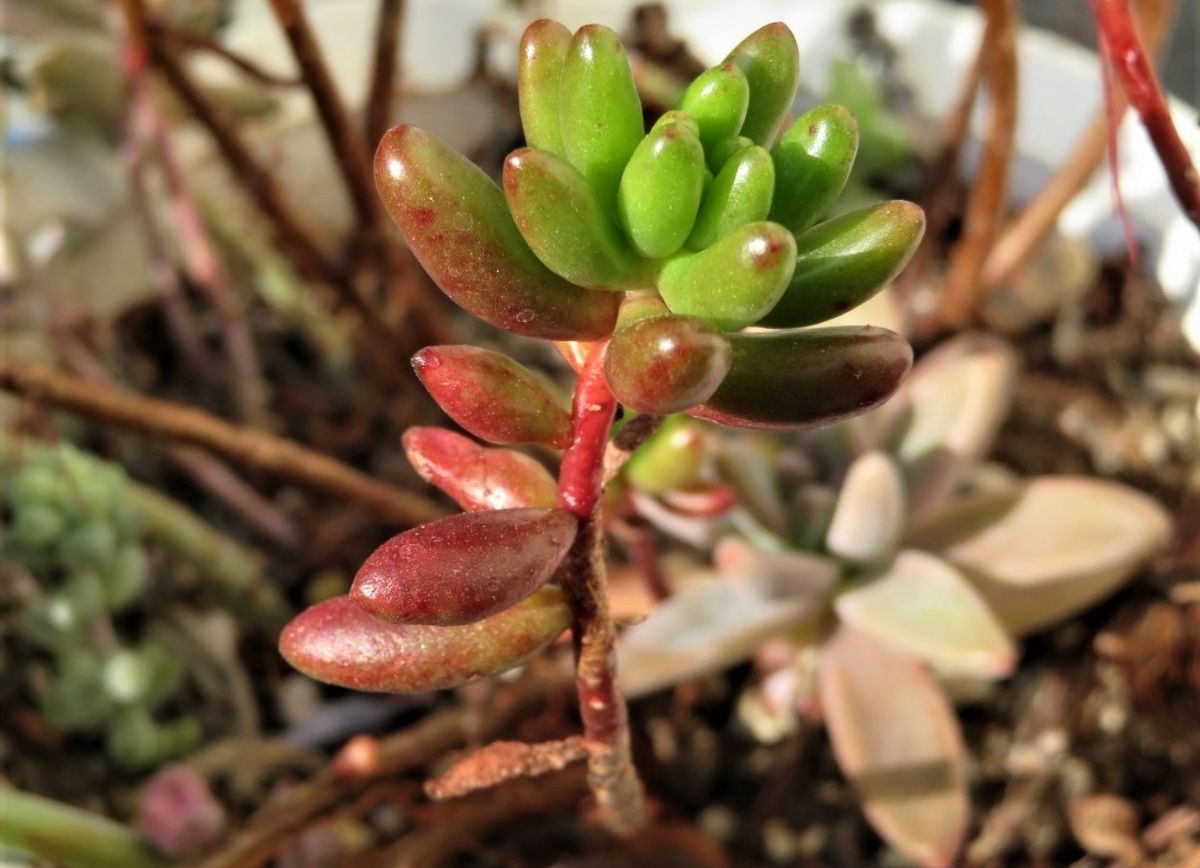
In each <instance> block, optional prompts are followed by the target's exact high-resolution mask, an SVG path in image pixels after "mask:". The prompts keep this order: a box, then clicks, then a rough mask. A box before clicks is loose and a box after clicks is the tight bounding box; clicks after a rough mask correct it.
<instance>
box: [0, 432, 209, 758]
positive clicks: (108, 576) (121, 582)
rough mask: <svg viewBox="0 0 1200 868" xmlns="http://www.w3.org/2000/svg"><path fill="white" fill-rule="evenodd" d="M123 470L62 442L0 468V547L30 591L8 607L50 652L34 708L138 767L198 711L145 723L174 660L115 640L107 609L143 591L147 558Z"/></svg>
mask: <svg viewBox="0 0 1200 868" xmlns="http://www.w3.org/2000/svg"><path fill="white" fill-rule="evenodd" d="M127 486H128V479H127V478H126V476H125V474H124V472H123V471H122V470H121V469H120V468H119V467H118V466H116V465H114V464H110V463H108V462H105V461H101V460H99V459H96V458H94V457H92V456H90V455H88V454H87V453H85V452H82V451H80V450H78V449H75V448H74V447H72V446H69V445H66V444H64V445H61V446H59V447H58V448H57V449H54V450H43V451H38V452H37V453H36V454H35V455H33V456H32V457H31V458H30V459H29V460H27V461H25V462H24V463H23V464H22V465H21V466H20V467H19V468H16V469H14V471H13V472H12V473H11V474H9V475H8V478H7V480H6V482H5V484H4V491H3V495H4V506H5V509H6V511H7V513H8V516H9V522H8V531H7V533H5V534H4V537H3V539H2V541H0V557H4V558H6V559H8V560H9V561H11V562H12V563H14V564H17V565H20V566H22V567H24V568H26V569H27V570H29V571H30V572H31V573H33V574H34V576H36V577H37V579H38V580H39V584H40V586H41V588H42V591H43V592H42V593H41V594H39V595H37V596H35V597H34V598H33V599H31V600H29V601H28V602H27V603H26V604H25V606H24V608H23V609H22V610H21V611H20V613H19V614H18V617H17V624H18V628H19V630H20V632H21V634H22V635H24V637H25V638H26V639H28V640H29V641H32V642H34V643H36V644H38V645H40V646H42V647H43V648H44V649H45V650H47V651H48V652H50V653H51V654H52V655H53V656H54V658H55V669H56V674H55V676H54V678H53V680H52V681H50V682H49V684H47V685H46V686H45V687H44V689H43V690H42V691H41V694H40V696H39V697H38V698H39V701H40V704H41V708H42V713H43V714H44V715H45V716H46V719H47V721H48V722H49V723H50V724H52V725H53V726H55V727H57V728H59V729H62V730H64V731H71V732H96V733H107V745H108V750H109V754H110V755H111V756H112V757H113V759H114V760H116V761H117V762H118V763H119V764H121V765H123V766H126V767H129V768H150V767H153V766H155V765H158V764H159V763H161V762H162V761H164V760H166V759H168V758H170V757H172V756H175V755H177V754H179V753H181V752H183V751H185V750H187V749H189V748H191V747H192V746H194V745H195V744H196V743H198V742H199V740H200V735H201V733H200V728H199V724H198V722H196V721H195V720H192V719H190V718H183V719H180V720H175V721H171V722H166V723H157V722H155V721H154V719H153V717H152V716H151V712H152V711H154V710H155V709H157V708H158V707H159V706H161V705H163V704H164V703H166V702H167V701H169V700H170V699H172V698H173V697H174V696H175V695H176V694H177V692H178V690H179V688H180V686H181V684H182V681H183V674H184V670H183V666H182V664H181V663H180V662H179V660H178V659H176V658H175V657H173V656H171V655H170V654H169V653H168V652H167V651H166V650H165V649H164V648H162V647H161V646H160V645H158V644H156V643H154V642H143V643H141V644H140V645H138V646H136V647H122V646H121V645H120V644H119V642H117V640H115V639H114V638H112V637H114V636H115V635H116V631H115V629H114V626H113V624H112V620H111V619H112V616H113V615H114V614H117V613H120V612H122V611H124V610H126V609H129V608H130V607H131V606H132V605H133V604H134V603H135V602H136V601H137V600H138V599H139V598H140V596H141V594H142V592H143V591H144V589H145V587H146V584H147V581H148V578H149V574H150V568H149V560H148V557H147V554H146V549H145V547H144V530H143V527H142V523H141V521H140V516H139V514H138V513H137V512H136V511H135V510H133V509H131V508H130V502H129V501H130V498H129V497H128V491H127Z"/></svg>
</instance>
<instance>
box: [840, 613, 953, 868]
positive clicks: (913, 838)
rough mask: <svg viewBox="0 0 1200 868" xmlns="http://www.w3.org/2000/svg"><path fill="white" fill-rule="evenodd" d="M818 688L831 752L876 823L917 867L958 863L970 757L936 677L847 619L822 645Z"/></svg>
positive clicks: (936, 866) (934, 866)
mask: <svg viewBox="0 0 1200 868" xmlns="http://www.w3.org/2000/svg"><path fill="white" fill-rule="evenodd" d="M820 694H821V707H822V710H823V712H824V715H825V724H826V727H827V728H828V730H829V737H830V740H831V741H832V742H833V752H834V755H835V756H836V757H837V761H838V765H840V766H841V768H842V772H843V773H844V774H845V775H846V777H847V778H848V779H849V780H850V783H851V784H853V785H854V788H855V789H856V790H857V791H858V794H859V798H860V799H861V800H862V803H863V811H864V813H866V815H867V819H868V820H870V821H871V825H872V826H874V827H875V830H876V831H877V832H879V834H880V835H882V836H883V838H884V840H886V841H887V842H888V843H889V844H891V845H892V846H893V847H895V848H896V849H897V850H899V851H900V852H901V853H902V854H904V855H905V856H906V857H908V858H909V859H911V860H913V861H914V862H916V863H917V864H918V865H922V866H928V868H941V866H949V865H951V864H953V862H954V857H955V855H956V854H957V853H958V850H959V848H960V847H961V846H962V840H963V835H964V834H965V832H966V828H967V812H968V802H967V782H966V757H965V751H964V748H963V742H962V735H961V733H960V732H959V729H958V722H957V721H956V720H955V718H954V710H953V709H952V708H951V707H950V704H949V702H947V700H946V698H945V696H943V695H942V693H941V691H940V690H939V689H938V686H937V684H936V682H935V681H934V679H933V677H932V676H931V675H930V674H929V672H928V671H927V670H926V669H925V668H924V667H923V666H921V664H920V663H918V662H917V661H916V660H913V659H912V658H911V657H907V656H905V655H903V654H898V653H896V652H893V651H890V650H888V649H887V648H885V647H884V646H883V645H882V644H880V643H879V642H878V641H876V640H875V639H872V638H870V637H869V636H867V635H866V634H865V633H862V632H860V631H858V630H853V629H851V628H849V627H846V626H842V627H841V628H840V629H839V630H838V631H837V632H836V633H835V634H834V635H833V637H832V638H831V639H829V640H828V641H827V642H826V643H825V645H824V646H823V647H822V649H821V668H820Z"/></svg>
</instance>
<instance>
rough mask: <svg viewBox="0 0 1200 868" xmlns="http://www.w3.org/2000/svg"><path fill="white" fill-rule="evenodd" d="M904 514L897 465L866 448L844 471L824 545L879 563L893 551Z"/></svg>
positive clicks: (842, 554)
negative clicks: (844, 474) (866, 450)
mask: <svg viewBox="0 0 1200 868" xmlns="http://www.w3.org/2000/svg"><path fill="white" fill-rule="evenodd" d="M905 517H906V510H905V505H904V480H903V479H901V478H900V470H899V468H897V467H896V464H895V462H893V461H892V459H891V458H890V457H889V456H888V455H886V454H884V453H883V452H866V453H864V454H862V455H860V456H859V457H858V458H856V459H854V463H853V464H851V465H850V469H849V470H848V471H846V478H845V480H844V481H843V482H842V488H841V492H840V493H839V494H838V499H837V507H836V508H835V509H834V512H833V521H832V522H831V523H830V525H829V530H828V532H827V533H826V535H825V547H826V548H827V549H829V551H831V552H833V553H834V554H835V555H837V556H838V557H843V558H846V559H847V560H850V561H856V562H858V563H863V564H878V563H882V562H884V561H886V560H887V559H888V558H890V557H891V555H892V553H893V552H894V551H895V549H896V544H897V543H898V542H899V541H900V535H901V534H902V533H903V532H904V522H905Z"/></svg>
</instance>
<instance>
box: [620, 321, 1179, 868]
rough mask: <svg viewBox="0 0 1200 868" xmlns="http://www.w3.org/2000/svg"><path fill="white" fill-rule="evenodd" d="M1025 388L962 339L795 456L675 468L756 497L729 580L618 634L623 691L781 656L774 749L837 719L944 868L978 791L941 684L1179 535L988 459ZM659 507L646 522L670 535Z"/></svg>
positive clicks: (834, 734) (726, 551) (729, 525)
mask: <svg viewBox="0 0 1200 868" xmlns="http://www.w3.org/2000/svg"><path fill="white" fill-rule="evenodd" d="M1014 376H1015V359H1014V357H1013V355H1012V353H1011V351H1010V350H1009V349H1008V348H1007V347H1006V346H1005V345H1004V344H1002V343H1001V342H999V341H997V340H995V339H991V338H985V337H982V336H977V335H970V334H968V335H963V336H961V337H959V338H956V339H954V340H952V341H949V342H947V343H945V344H943V345H942V346H940V347H939V348H937V349H936V350H934V351H933V352H931V353H930V354H928V355H927V356H925V357H923V358H922V359H921V360H920V361H919V362H918V363H917V365H916V368H915V369H914V371H913V374H912V376H911V377H910V378H909V380H908V381H907V382H906V383H905V385H904V386H903V387H902V389H901V391H900V393H899V394H898V395H897V396H896V398H895V399H894V400H893V401H892V402H890V403H889V404H888V405H887V406H886V407H884V408H880V410H878V411H876V412H874V413H872V414H868V415H866V416H862V417H859V418H858V419H855V420H852V421H850V422H847V423H844V424H843V425H841V426H835V427H833V428H828V429H824V430H822V431H820V432H810V433H809V434H807V435H802V437H803V440H804V442H803V443H802V444H801V445H800V447H799V448H798V450H797V449H796V448H795V447H794V446H793V447H787V448H781V446H780V445H779V444H773V443H769V442H765V441H760V442H749V443H747V442H745V438H746V437H747V436H750V435H738V439H737V440H734V441H732V442H730V443H727V444H726V445H725V450H726V455H725V460H723V461H720V462H716V461H713V462H710V465H709V467H708V468H704V467H703V466H702V465H701V464H699V463H695V464H692V465H691V473H690V474H688V475H687V476H676V477H674V478H675V479H680V480H684V482H685V487H686V486H687V485H691V486H695V485H698V484H699V483H700V482H701V480H703V479H704V474H705V472H706V471H707V472H708V473H710V474H711V473H714V472H716V471H715V468H716V467H719V468H720V472H721V473H722V475H723V476H724V478H725V480H726V481H727V482H728V483H730V484H732V485H733V486H734V487H735V488H736V489H737V490H738V492H739V495H740V497H739V504H740V505H739V507H738V509H737V510H736V511H734V512H731V513H726V515H725V516H724V517H723V518H721V519H719V520H716V519H703V523H704V524H705V525H706V526H705V527H704V528H703V530H704V532H705V536H706V537H707V541H709V542H715V543H716V554H715V565H716V570H717V572H716V573H714V574H711V576H709V578H708V579H707V580H705V579H704V578H701V580H700V581H694V582H692V583H690V584H688V585H686V586H685V587H683V588H681V589H680V590H679V591H678V593H677V594H675V595H674V596H672V597H670V598H668V599H667V600H666V601H665V602H663V603H662V604H660V606H659V608H658V609H656V610H655V611H654V612H653V613H652V614H651V615H650V617H649V618H647V619H646V620H645V621H644V622H642V623H641V624H639V625H637V626H635V627H633V628H632V629H631V630H629V631H628V632H627V633H626V634H625V635H624V637H623V643H622V647H621V671H622V672H623V673H624V679H625V680H624V684H625V687H626V689H627V690H628V691H629V693H630V694H631V695H639V694H642V693H645V692H648V691H651V690H655V689H659V688H661V687H663V686H665V685H668V684H672V683H675V682H677V681H678V680H681V679H684V678H689V677H694V676H696V675H700V674H703V673H705V672H709V671H714V670H715V669H719V668H722V667H725V666H729V665H732V664H734V663H737V662H739V661H741V660H745V659H747V658H749V657H751V656H753V655H755V654H756V653H757V652H759V651H760V649H762V648H763V647H764V646H766V645H770V653H769V654H764V656H762V657H761V658H760V663H761V665H760V679H759V680H758V681H757V682H756V683H755V684H754V686H753V687H751V688H750V689H749V692H748V693H747V694H746V695H745V696H744V697H743V705H744V706H746V705H747V703H749V706H753V709H754V711H753V712H752V716H756V715H757V716H758V717H760V718H761V716H762V715H763V714H765V715H766V716H767V717H768V718H774V719H775V720H776V726H782V727H783V729H778V728H777V729H774V730H773V733H774V735H773V736H767V737H777V735H778V734H779V733H780V732H782V731H784V730H786V728H787V726H788V724H787V723H786V720H787V718H789V717H790V716H792V715H795V714H797V713H801V714H805V715H808V716H813V717H822V718H823V719H824V721H825V724H826V726H827V728H828V730H829V733H830V738H831V740H832V742H833V747H834V752H835V755H836V756H837V758H838V761H839V763H840V765H841V766H842V769H843V771H844V772H845V774H846V775H847V777H848V778H849V779H850V781H851V782H852V783H853V784H854V785H855V787H856V788H857V790H858V792H859V795H860V797H861V799H862V802H863V806H864V810H865V811H866V814H867V817H868V819H870V820H871V822H872V824H873V825H874V826H875V828H876V829H877V830H878V831H879V833H880V834H881V835H882V836H883V837H884V838H885V839H887V840H888V841H889V842H890V843H891V844H892V845H893V846H894V847H896V848H897V849H898V850H900V851H901V852H902V853H904V854H905V855H906V856H908V857H909V858H911V859H913V860H914V861H916V862H918V863H919V864H924V865H943V864H948V863H949V862H950V861H951V860H952V859H953V858H954V856H955V854H956V853H957V851H958V848H959V847H960V846H961V843H962V838H963V835H964V834H965V830H966V825H967V820H968V817H967V805H968V801H967V779H966V773H965V751H964V748H963V745H962V739H961V736H960V735H959V733H958V727H957V723H956V722H955V718H954V715H953V712H952V706H951V701H950V699H948V698H947V696H946V694H945V693H944V692H943V691H942V690H941V689H939V681H941V682H942V683H943V684H950V685H951V686H952V687H955V688H956V690H958V691H961V690H962V688H963V687H964V686H965V685H966V684H977V683H978V682H980V681H986V680H990V679H996V678H1002V677H1005V676H1007V675H1009V674H1011V672H1012V671H1013V668H1014V666H1015V665H1016V660H1017V646H1016V642H1017V640H1018V639H1019V638H1020V637H1022V636H1024V635H1026V634H1028V633H1030V632H1032V631H1035V630H1039V629H1043V628H1045V627H1047V626H1050V625H1052V624H1054V623H1057V622H1059V621H1061V620H1063V619H1065V618H1068V617H1070V616H1071V615H1074V614H1076V613H1077V612H1079V611H1080V610H1082V609H1083V608H1086V607H1087V606H1089V605H1092V604H1093V603H1095V602H1097V601H1098V600H1100V599H1102V598H1103V597H1104V596H1106V595H1107V594H1110V593H1111V592H1112V591H1114V590H1115V589H1116V588H1118V587H1120V585H1121V584H1122V583H1123V582H1125V581H1126V580H1128V579H1129V578H1130V577H1132V576H1133V575H1134V574H1135V573H1136V571H1137V569H1138V567H1139V566H1140V565H1141V564H1143V563H1144V562H1145V561H1146V560H1147V559H1148V558H1149V557H1151V556H1152V555H1154V554H1155V553H1157V552H1158V551H1160V550H1161V549H1162V548H1164V547H1165V545H1166V544H1167V542H1168V540H1169V536H1170V523H1169V519H1168V517H1167V515H1166V513H1165V511H1164V510H1163V509H1162V508H1161V507H1160V506H1159V505H1158V504H1157V503H1155V502H1154V501H1153V500H1151V499H1150V498H1148V497H1146V496H1145V495H1142V494H1140V493H1138V492H1136V491H1134V490H1132V489H1129V488H1126V487H1124V486H1121V485H1118V484H1115V483H1110V482H1104V481H1099V480H1095V479H1089V478H1085V477H1072V476H1046V477H1037V478H1033V479H1028V480H1023V479H1019V478H1016V477H1013V476H1012V475H1011V474H1008V473H1005V472H1002V471H1000V470H998V469H997V468H994V467H989V466H986V465H984V464H983V463H982V459H983V458H984V457H985V456H986V454H987V451H988V449H989V447H990V444H991V442H992V439H993V437H994V436H995V434H996V433H997V431H998V429H999V426H1000V423H1001V422H1002V421H1003V419H1004V417H1005V415H1006V413H1007V410H1008V406H1009V402H1010V399H1011V390H1012V381H1013V378H1014ZM698 436H708V437H710V438H712V437H714V436H715V432H708V433H707V435H704V434H702V433H698ZM660 460H662V461H663V464H664V467H668V468H669V467H672V466H674V465H673V464H670V463H669V462H668V461H667V460H666V459H665V458H664V459H660ZM676 460H677V459H676ZM788 468H790V469H791V473H790V476H791V479H792V481H793V483H794V484H795V486H796V487H795V489H793V490H792V491H791V492H788V491H787V490H786V485H781V484H780V481H779V480H780V478H781V476H783V477H787V476H789V473H788ZM633 482H634V484H635V485H636V484H637V483H636V480H633ZM789 494H790V495H791V496H790V497H788V495H789ZM789 500H790V502H789ZM642 502H643V503H645V501H644V500H643V501H642ZM659 510H660V511H658V512H656V511H654V510H649V511H647V510H643V513H644V514H646V515H647V516H648V517H650V518H651V520H655V519H656V518H657V519H658V522H659V524H660V526H662V527H663V528H664V529H666V530H668V531H670V530H673V529H676V527H677V526H676V525H674V524H672V522H671V521H670V519H669V517H668V519H667V520H666V521H663V520H662V517H663V515H664V512H663V511H664V510H669V505H668V504H667V503H660V504H659ZM690 521H692V522H693V524H694V523H695V522H696V519H694V518H692V519H690ZM718 523H719V524H720V526H718ZM722 526H723V527H724V530H722V529H721V527H722ZM685 527H686V526H685ZM693 529H694V527H693ZM735 529H736V530H740V531H741V533H736V534H735V535H725V534H727V532H728V531H730V530H735ZM722 536H723V538H721V537H722ZM718 538H720V539H719V541H717V540H718ZM691 541H695V538H694V537H693V539H692V540H691ZM733 612H736V614H730V613H733ZM784 649H788V650H784ZM768 661H769V662H768ZM781 661H784V662H781ZM788 661H790V662H788ZM749 706H747V708H749ZM918 781H919V782H920V784H919V787H918V789H919V793H918V792H917V791H915V790H914V789H913V787H914V786H917V782H918Z"/></svg>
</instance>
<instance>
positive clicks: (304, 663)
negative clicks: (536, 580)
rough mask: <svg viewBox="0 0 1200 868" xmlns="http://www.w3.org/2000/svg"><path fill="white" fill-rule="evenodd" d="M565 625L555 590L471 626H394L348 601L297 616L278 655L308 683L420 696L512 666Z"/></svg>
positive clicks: (283, 637) (336, 601)
mask: <svg viewBox="0 0 1200 868" xmlns="http://www.w3.org/2000/svg"><path fill="white" fill-rule="evenodd" d="M570 622H571V613H570V610H569V609H568V608H567V604H566V601H565V600H564V599H563V595H562V592H561V591H559V590H558V589H557V588H542V589H541V590H539V591H537V592H536V593H534V594H533V595H531V596H529V597H527V598H526V599H524V600H522V601H521V602H520V603H517V604H516V605H515V606H513V607H511V608H509V609H505V610H504V611H503V612H500V613H499V614H496V615H493V616H492V617H490V618H485V619H484V620H482V621H476V622H475V623H474V624H466V625H464V626H459V627H437V626H427V625H420V624H397V623H394V622H392V621H385V620H384V619H382V618H378V617H376V616H375V615H372V614H371V613H370V612H368V611H367V610H366V609H364V608H362V607H361V606H359V605H357V604H355V603H354V602H353V601H352V600H351V599H350V598H349V597H334V598H333V599H331V600H326V601H325V602H323V603H319V604H317V605H316V606H313V607H312V608H310V609H306V610H305V611H303V612H301V613H300V614H299V615H297V616H296V617H295V618H293V619H292V621H291V623H289V624H288V625H287V626H286V627H284V629H283V634H282V635H281V636H280V639H279V650H280V652H281V653H282V654H283V656H284V658H285V659H286V660H287V661H288V662H289V663H290V664H292V666H294V667H296V668H297V669H299V670H300V671H301V672H303V673H304V674H305V675H308V676H309V677H310V678H315V679H317V680H318V681H324V682H326V683H328V684H336V685H338V686H340V687H348V688H350V689H352V690H369V691H376V692H381V693H425V692H427V691H430V690H443V689H445V688H448V687H457V686H458V685H459V684H463V683H465V682H467V681H473V680H475V679H477V678H487V677H489V676H491V675H498V674H499V673H501V672H504V671H505V670H508V669H512V668H513V667H514V666H519V665H520V664H521V663H523V662H525V661H526V660H527V659H529V658H530V657H532V656H533V655H534V654H536V653H537V652H539V651H541V650H542V649H543V648H545V647H546V646H547V645H549V644H550V643H551V642H553V641H554V640H555V639H556V638H557V637H558V635H559V634H560V633H562V631H563V630H565V629H566V628H567V626H568V625H569V624H570Z"/></svg>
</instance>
